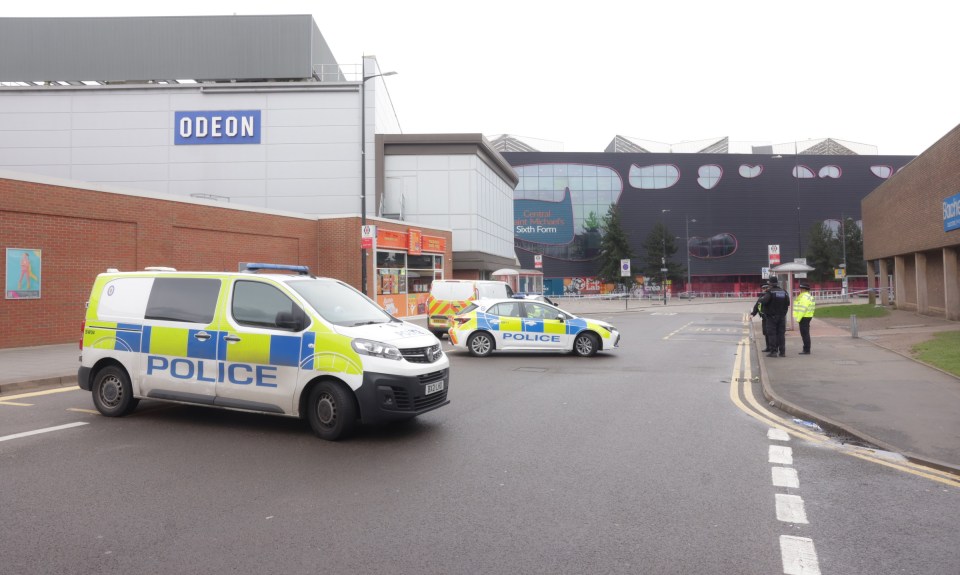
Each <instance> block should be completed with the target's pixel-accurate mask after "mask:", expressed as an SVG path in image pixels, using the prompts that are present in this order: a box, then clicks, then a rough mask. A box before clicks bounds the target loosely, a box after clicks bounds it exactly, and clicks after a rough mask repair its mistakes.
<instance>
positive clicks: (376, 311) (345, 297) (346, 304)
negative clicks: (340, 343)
mask: <svg viewBox="0 0 960 575" xmlns="http://www.w3.org/2000/svg"><path fill="white" fill-rule="evenodd" d="M287 285H289V286H290V288H291V289H293V290H294V291H296V292H297V293H298V294H300V295H301V296H302V297H303V299H305V300H306V301H307V303H309V304H310V305H311V306H312V307H313V309H315V310H317V313H319V314H320V316H321V317H323V318H324V319H325V320H327V321H329V322H330V323H333V324H336V325H342V326H356V325H367V324H371V323H387V322H391V321H398V320H395V319H394V318H393V316H391V315H390V314H388V313H387V312H385V311H383V310H382V309H381V308H380V306H378V305H376V304H375V303H373V302H372V301H370V300H369V299H368V298H367V296H365V295H363V294H362V293H360V292H358V291H357V290H355V289H353V288H352V287H350V286H348V285H347V284H345V283H343V282H340V281H337V280H331V279H303V280H299V279H298V280H291V281H289V282H288V284H287Z"/></svg>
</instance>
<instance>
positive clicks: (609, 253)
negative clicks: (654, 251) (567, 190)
mask: <svg viewBox="0 0 960 575" xmlns="http://www.w3.org/2000/svg"><path fill="white" fill-rule="evenodd" d="M590 215H591V216H593V217H594V219H596V218H595V215H594V214H593V212H591V213H590ZM588 221H589V218H588ZM586 225H587V224H586V222H585V223H584V226H585V227H586ZM599 226H600V228H601V229H602V230H603V238H602V239H601V240H600V270H599V272H598V275H599V276H600V278H601V279H602V280H603V281H605V282H608V283H620V282H621V281H623V280H624V279H625V278H623V277H621V276H620V260H625V259H631V258H633V257H634V254H633V249H631V248H630V240H629V238H627V233H626V232H625V231H624V230H623V226H622V225H621V224H620V208H619V207H618V206H617V205H616V204H612V205H611V206H610V209H609V210H607V215H605V216H604V217H603V221H602V222H600V223H599ZM626 279H629V278H626ZM631 282H632V280H631Z"/></svg>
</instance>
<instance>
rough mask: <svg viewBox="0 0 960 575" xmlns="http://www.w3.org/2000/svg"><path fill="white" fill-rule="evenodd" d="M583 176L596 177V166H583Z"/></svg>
mask: <svg viewBox="0 0 960 575" xmlns="http://www.w3.org/2000/svg"><path fill="white" fill-rule="evenodd" d="M583 175H584V176H596V175H597V167H596V166H584V167H583Z"/></svg>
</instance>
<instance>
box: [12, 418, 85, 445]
mask: <svg viewBox="0 0 960 575" xmlns="http://www.w3.org/2000/svg"><path fill="white" fill-rule="evenodd" d="M81 425H89V424H88V423H87V422H86V421H78V422H76V423H67V424H64V425H57V426H54V427H44V428H43V429H35V430H33V431H24V432H22V433H14V434H13V435H4V436H3V437H0V442H3V441H10V440H11V439H20V438H22V437H30V436H31V435H39V434H41V433H50V432H51V431H60V430H63V429H70V428H71V427H79V426H81Z"/></svg>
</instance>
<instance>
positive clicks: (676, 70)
mask: <svg viewBox="0 0 960 575" xmlns="http://www.w3.org/2000/svg"><path fill="white" fill-rule="evenodd" d="M234 13H236V14H311V15H312V16H313V17H314V19H315V20H316V22H317V25H318V26H319V28H320V32H321V33H322V34H323V36H324V38H326V40H327V43H328V44H329V45H330V48H331V49H332V50H333V53H334V55H335V56H336V57H337V60H338V61H339V62H340V63H341V64H356V63H359V61H360V58H361V56H362V55H364V54H367V55H376V56H377V59H378V61H379V63H380V67H381V69H382V70H384V71H396V72H397V75H396V76H391V77H390V78H386V79H385V81H386V82H387V85H388V87H389V92H390V96H391V98H392V100H393V102H394V105H395V108H396V110H397V114H398V116H399V119H400V125H401V127H402V128H403V131H404V132H405V133H426V132H440V133H445V132H447V133H449V132H480V133H483V134H485V135H488V136H490V135H494V134H502V133H508V134H514V135H519V136H526V137H531V138H538V139H542V140H548V141H551V142H555V144H553V146H554V147H557V146H562V148H560V149H563V150H565V151H568V152H575V151H577V152H578V151H587V152H599V151H602V150H603V148H604V147H605V146H606V145H607V144H608V143H609V142H610V140H612V139H613V137H614V136H615V135H617V134H621V135H625V136H631V137H635V138H640V139H646V140H653V141H658V142H664V143H679V142H683V141H690V140H702V139H708V138H714V137H721V136H729V137H730V139H731V140H734V141H753V142H765V143H773V144H778V143H786V142H792V141H795V140H801V141H802V140H806V139H813V138H823V137H832V138H838V139H842V140H849V141H853V142H860V143H866V144H872V145H875V146H877V147H878V148H879V150H878V151H879V153H880V154H908V155H915V154H919V153H920V152H922V151H923V150H925V149H926V148H928V147H929V146H930V145H932V144H933V143H934V142H935V141H936V140H938V139H939V138H940V137H942V136H943V135H944V134H946V133H947V132H948V131H950V130H951V129H952V128H953V127H955V126H956V125H957V124H958V123H960V105H958V88H960V76H958V75H957V72H956V61H957V55H958V53H960V49H958V46H957V40H956V34H955V33H956V25H957V22H958V21H960V19H958V17H960V5H958V4H955V3H954V2H951V1H944V0H935V1H934V0H913V1H910V2H902V1H900V2H893V1H889V0H879V1H872V2H868V1H861V0H832V1H823V0H807V1H805V2H778V1H776V0H765V1H752V0H751V1H747V0H744V1H737V0H728V1H726V2H716V1H706V0H704V1H687V2H683V1H673V2H656V3H654V2H647V1H641V0H635V1H633V2H629V1H624V0H583V1H580V2H567V1H553V2H547V1H540V0H533V1H528V0H512V1H503V0H487V1H486V2H456V1H454V0H446V1H439V0H438V1H432V0H431V1H417V0H406V1H398V0H393V1H380V0H365V1H354V0H338V1H335V2H329V1H313V2H304V1H299V0H289V1H288V0H274V1H273V2H262V1H260V2H253V1H247V0H236V1H233V2H216V1H202V0H194V1H190V2H186V1H181V0H167V1H164V2H151V1H141V2H131V1H130V0H125V1H123V2H115V1H93V2H76V1H75V0H71V1H69V2H67V1H45V0H36V1H34V2H18V3H16V4H14V3H11V2H5V3H4V4H3V7H2V8H0V16H4V17H12V16H48V17H49V16H171V15H218V14H234Z"/></svg>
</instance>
